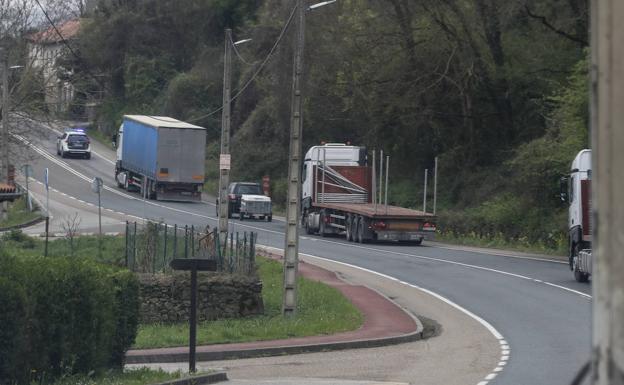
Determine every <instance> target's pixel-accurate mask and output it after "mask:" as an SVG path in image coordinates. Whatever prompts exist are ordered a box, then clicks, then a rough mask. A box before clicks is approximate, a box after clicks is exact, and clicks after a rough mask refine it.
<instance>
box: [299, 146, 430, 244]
mask: <svg viewBox="0 0 624 385" xmlns="http://www.w3.org/2000/svg"><path fill="white" fill-rule="evenodd" d="M374 174H375V172H374V170H373V169H372V168H371V167H369V166H368V165H367V157H366V151H365V149H363V148H362V147H357V146H345V145H339V144H329V145H324V146H315V147H312V148H311V149H310V150H309V151H308V153H307V154H306V158H305V160H304V169H303V188H302V211H301V212H302V218H301V221H302V225H303V227H304V229H305V232H306V233H307V234H315V233H318V234H319V235H320V236H322V237H324V236H327V235H330V234H338V235H344V236H345V237H346V239H347V240H348V241H350V242H360V243H365V242H371V241H399V242H410V243H413V244H420V243H422V241H423V240H425V239H426V240H432V239H433V238H434V236H435V230H436V227H435V219H436V217H435V215H433V214H430V213H425V212H422V211H418V210H413V209H409V208H405V207H399V206H394V205H386V204H383V203H378V202H381V200H378V201H377V200H376V199H374V197H375V195H376V194H375V188H374V180H375V178H374Z"/></svg>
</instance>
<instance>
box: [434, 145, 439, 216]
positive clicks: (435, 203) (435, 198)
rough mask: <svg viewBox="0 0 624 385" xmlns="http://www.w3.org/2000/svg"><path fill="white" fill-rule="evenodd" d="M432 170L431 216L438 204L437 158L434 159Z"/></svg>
mask: <svg viewBox="0 0 624 385" xmlns="http://www.w3.org/2000/svg"><path fill="white" fill-rule="evenodd" d="M433 167H434V169H433V215H435V213H436V207H437V203H438V157H437V156H436V157H435V160H434V166H433Z"/></svg>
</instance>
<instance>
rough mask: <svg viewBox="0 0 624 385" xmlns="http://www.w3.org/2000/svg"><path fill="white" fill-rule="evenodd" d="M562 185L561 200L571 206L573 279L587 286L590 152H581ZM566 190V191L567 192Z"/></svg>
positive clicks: (589, 250) (589, 247)
mask: <svg viewBox="0 0 624 385" xmlns="http://www.w3.org/2000/svg"><path fill="white" fill-rule="evenodd" d="M566 182H567V183H566V185H562V194H561V196H562V199H563V200H564V201H567V202H568V205H569V206H568V239H569V254H568V260H569V265H570V269H571V270H572V271H573V272H574V277H575V279H576V280H577V281H579V282H586V281H587V280H588V279H589V276H590V275H591V269H592V266H591V265H592V264H591V247H592V245H591V243H592V230H591V227H592V226H591V150H582V151H580V152H579V153H578V154H577V155H576V157H575V158H574V161H573V162H572V166H571V169H570V175H569V177H567V178H566ZM565 187H567V191H564V188H565Z"/></svg>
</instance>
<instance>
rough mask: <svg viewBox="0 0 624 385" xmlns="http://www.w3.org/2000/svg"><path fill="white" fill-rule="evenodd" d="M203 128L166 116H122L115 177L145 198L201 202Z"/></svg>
mask: <svg viewBox="0 0 624 385" xmlns="http://www.w3.org/2000/svg"><path fill="white" fill-rule="evenodd" d="M205 154H206V129H205V128H203V127H199V126H195V125H193V124H189V123H185V122H182V121H179V120H177V119H173V118H169V117H165V116H145V115H125V116H124V117H123V123H122V124H121V126H120V127H119V132H118V134H117V161H116V162H115V180H116V181H117V185H118V186H119V187H120V188H123V189H125V190H128V191H132V190H134V191H137V190H138V191H139V192H140V193H141V194H142V195H143V196H144V197H145V198H146V199H157V200H171V201H201V191H202V187H203V185H204V162H205Z"/></svg>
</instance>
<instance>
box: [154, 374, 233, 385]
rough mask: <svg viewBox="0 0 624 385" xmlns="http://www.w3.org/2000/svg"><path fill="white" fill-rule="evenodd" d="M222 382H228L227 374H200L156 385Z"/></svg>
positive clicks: (191, 384)
mask: <svg viewBox="0 0 624 385" xmlns="http://www.w3.org/2000/svg"><path fill="white" fill-rule="evenodd" d="M221 381H228V377H227V373H226V372H215V373H207V374H200V375H198V376H193V377H187V378H180V379H177V380H171V381H165V382H160V383H158V384H154V385H199V384H214V383H216V382H221Z"/></svg>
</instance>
